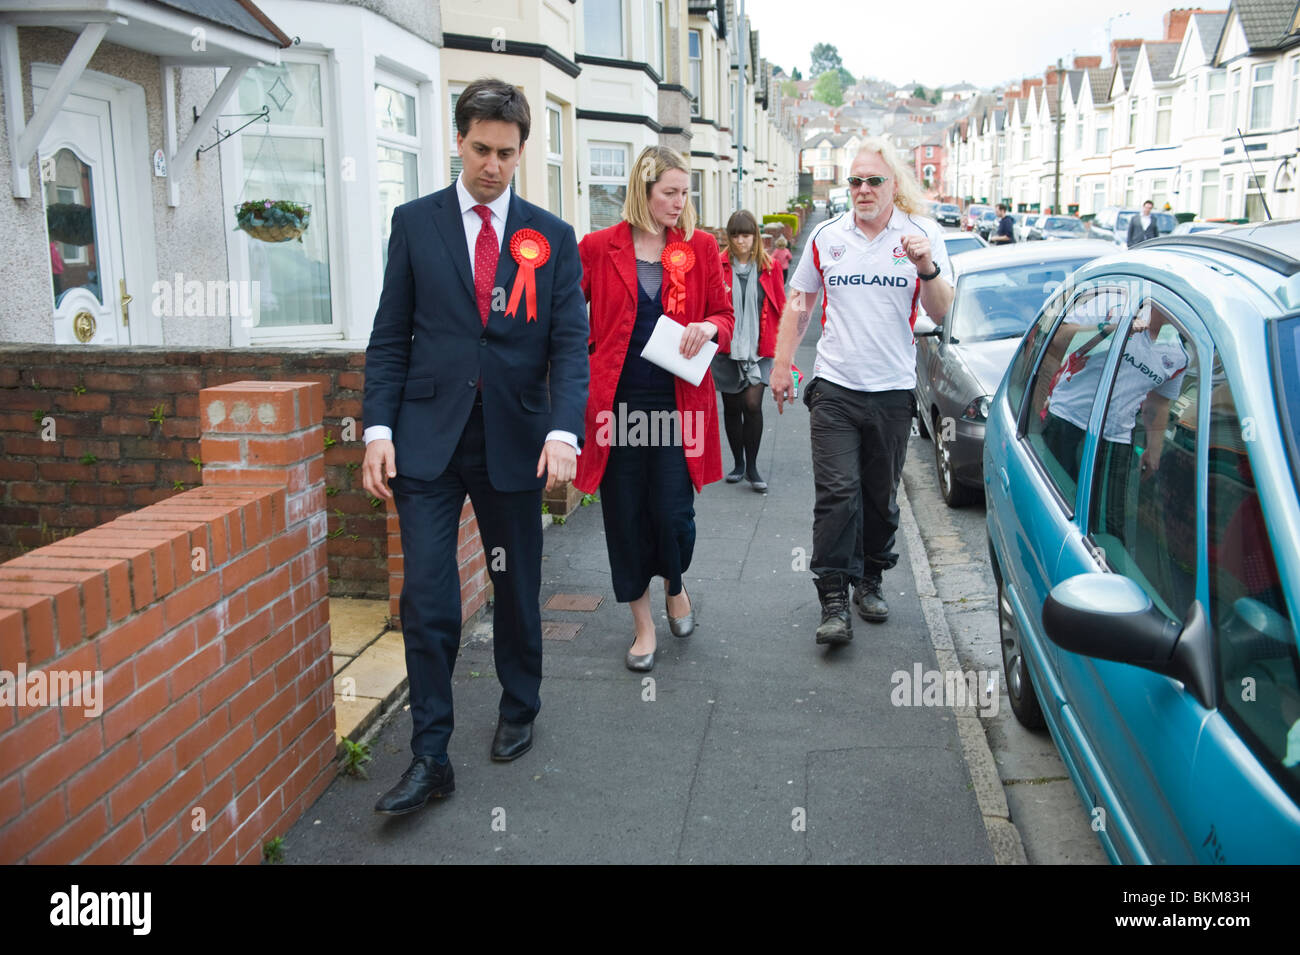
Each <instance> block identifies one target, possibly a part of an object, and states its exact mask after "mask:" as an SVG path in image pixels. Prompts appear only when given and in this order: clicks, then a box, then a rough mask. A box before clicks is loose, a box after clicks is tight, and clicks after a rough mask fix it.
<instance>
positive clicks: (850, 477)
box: [771, 138, 953, 645]
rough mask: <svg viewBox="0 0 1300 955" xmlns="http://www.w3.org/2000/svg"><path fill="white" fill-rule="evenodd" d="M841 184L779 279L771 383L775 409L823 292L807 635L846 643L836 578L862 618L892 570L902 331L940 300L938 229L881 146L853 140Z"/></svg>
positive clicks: (784, 397)
mask: <svg viewBox="0 0 1300 955" xmlns="http://www.w3.org/2000/svg"><path fill="white" fill-rule="evenodd" d="M848 184H849V201H850V209H849V211H848V212H845V213H842V214H840V215H838V216H836V217H834V218H832V219H830V220H828V221H826V222H824V223H822V224H820V225H819V226H818V227H817V229H816V231H815V232H814V233H813V234H812V235H811V236H810V237H809V239H808V244H807V246H806V247H805V248H804V252H803V255H802V257H801V258H800V259H799V265H798V267H797V268H796V269H795V271H794V274H793V275H792V277H791V279H790V287H791V294H790V297H789V298H788V299H787V301H786V307H785V312H784V313H783V314H782V316H781V330H780V333H779V335H778V337H777V346H776V358H775V361H774V362H773V364H774V367H773V369H772V379H771V384H772V396H773V398H774V399H775V400H776V407H777V411H778V412H781V411H782V407H783V403H784V402H785V401H791V400H792V399H791V387H792V381H791V375H790V361H791V359H792V358H793V357H794V352H795V349H796V348H798V346H799V342H800V341H802V339H803V336H804V334H805V332H807V330H808V324H809V320H810V319H811V317H812V313H813V308H814V306H815V305H816V302H817V296H818V293H820V292H823V291H824V292H825V295H826V299H825V305H824V309H823V328H822V335H821V339H820V340H819V341H818V343H817V359H816V362H815V363H814V365H813V376H812V381H811V382H810V383H809V384H808V386H807V388H806V389H805V390H804V394H803V400H804V403H805V404H806V405H807V406H808V408H809V411H810V413H811V425H812V460H813V480H814V483H815V485H816V489H817V502H816V505H815V508H814V511H813V557H812V568H811V569H812V571H813V573H814V574H816V576H817V580H816V585H817V595H818V598H819V600H820V602H821V612H822V619H821V624H820V625H819V626H818V627H817V637H816V639H817V642H818V643H820V644H831V645H835V644H843V643H847V642H849V641H850V640H852V639H853V621H852V615H851V613H850V610H849V584H850V583H853V584H854V593H853V604H854V605H855V606H856V607H857V609H858V613H859V615H860V616H861V617H862V618H863V619H864V620H872V621H883V620H884V619H885V618H886V617H887V616H888V615H889V606H888V604H887V603H886V602H885V599H884V595H883V591H882V575H883V573H884V571H886V570H888V569H890V568H892V567H893V566H894V565H895V564H896V563H897V562H898V554H897V553H895V552H894V535H895V533H896V532H897V530H898V504H897V501H896V495H897V491H898V481H899V478H900V477H901V476H902V473H903V458H904V456H905V455H906V452H907V439H908V435H909V433H910V431H911V422H912V416H913V414H914V411H915V409H914V402H913V399H912V389H913V387H914V386H915V384H916V351H915V339H914V338H913V337H912V327H913V325H914V324H915V323H916V316H917V314H918V311H919V310H920V309H924V310H925V312H926V314H927V315H930V316H942V315H945V314H947V312H948V309H949V308H950V307H951V305H952V298H953V289H952V285H951V284H949V282H948V280H947V278H946V276H947V275H949V274H950V269H949V265H948V254H947V252H946V251H945V250H944V245H943V239H942V231H941V230H940V228H939V225H938V223H936V222H935V221H934V220H933V219H928V218H925V217H924V216H923V215H922V214H921V212H920V210H921V209H922V208H923V207H924V202H925V200H924V197H923V195H922V194H921V190H920V187H919V186H918V184H917V182H916V178H915V176H914V175H913V174H912V172H911V171H910V170H909V169H908V168H907V167H906V166H904V165H903V164H902V163H901V162H900V161H899V160H898V158H897V156H896V154H895V153H894V150H893V147H892V146H890V145H889V143H888V142H886V141H884V140H881V139H875V138H873V139H869V140H867V141H866V143H865V144H864V145H863V147H862V149H861V151H860V152H859V153H858V154H857V156H855V157H854V159H853V162H852V164H851V165H850V166H849V176H848Z"/></svg>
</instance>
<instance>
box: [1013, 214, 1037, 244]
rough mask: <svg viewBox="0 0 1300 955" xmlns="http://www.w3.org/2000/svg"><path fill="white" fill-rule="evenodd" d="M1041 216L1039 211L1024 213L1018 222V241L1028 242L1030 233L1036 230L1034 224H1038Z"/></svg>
mask: <svg viewBox="0 0 1300 955" xmlns="http://www.w3.org/2000/svg"><path fill="white" fill-rule="evenodd" d="M1040 218H1042V216H1041V215H1040V214H1039V213H1037V212H1026V213H1024V215H1023V216H1022V217H1021V218H1020V221H1019V222H1017V223H1016V241H1017V242H1028V241H1029V234H1030V233H1031V232H1032V231H1033V230H1034V226H1036V225H1038V220H1039V219H1040Z"/></svg>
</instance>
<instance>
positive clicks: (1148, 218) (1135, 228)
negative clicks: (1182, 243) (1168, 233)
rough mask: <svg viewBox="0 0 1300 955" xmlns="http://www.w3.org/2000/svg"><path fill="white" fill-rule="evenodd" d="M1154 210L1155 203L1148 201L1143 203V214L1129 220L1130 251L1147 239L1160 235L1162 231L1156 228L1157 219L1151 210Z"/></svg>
mask: <svg viewBox="0 0 1300 955" xmlns="http://www.w3.org/2000/svg"><path fill="white" fill-rule="evenodd" d="M1154 208H1155V203H1154V202H1152V201H1151V200H1150V199H1148V200H1147V201H1146V202H1144V203H1142V214H1141V215H1140V216H1134V217H1133V218H1132V219H1129V220H1128V247H1129V248H1130V249H1131V248H1133V246H1135V245H1139V244H1141V243H1143V242H1145V241H1146V240H1147V239H1154V238H1155V237H1156V236H1157V235H1159V234H1160V230H1159V228H1157V226H1156V217H1155V216H1153V215H1152V214H1151V210H1152V209H1154Z"/></svg>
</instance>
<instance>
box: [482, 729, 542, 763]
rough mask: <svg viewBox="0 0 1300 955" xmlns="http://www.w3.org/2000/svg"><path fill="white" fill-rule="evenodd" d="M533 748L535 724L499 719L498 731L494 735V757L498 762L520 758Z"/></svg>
mask: <svg viewBox="0 0 1300 955" xmlns="http://www.w3.org/2000/svg"><path fill="white" fill-rule="evenodd" d="M532 748H533V724H532V723H511V722H510V721H509V720H502V719H498V720H497V733H496V736H494V737H492V758H493V759H494V760H496V761H497V762H498V763H508V762H510V760H512V759H518V758H519V757H520V756H522V755H524V753H526V752H528V751H529V750H530V749H532Z"/></svg>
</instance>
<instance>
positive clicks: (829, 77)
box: [812, 70, 844, 106]
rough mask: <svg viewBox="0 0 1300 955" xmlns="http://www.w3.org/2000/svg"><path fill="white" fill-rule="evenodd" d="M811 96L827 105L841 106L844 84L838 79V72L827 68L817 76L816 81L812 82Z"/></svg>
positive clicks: (842, 103)
mask: <svg viewBox="0 0 1300 955" xmlns="http://www.w3.org/2000/svg"><path fill="white" fill-rule="evenodd" d="M812 96H813V99H815V100H817V101H818V102H821V103H825V104H826V105H827V106H843V105H844V84H843V83H842V82H841V81H840V74H839V72H838V71H836V70H827V71H826V72H824V73H823V74H822V75H821V76H819V77H817V82H816V83H814V84H813V90H812Z"/></svg>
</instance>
